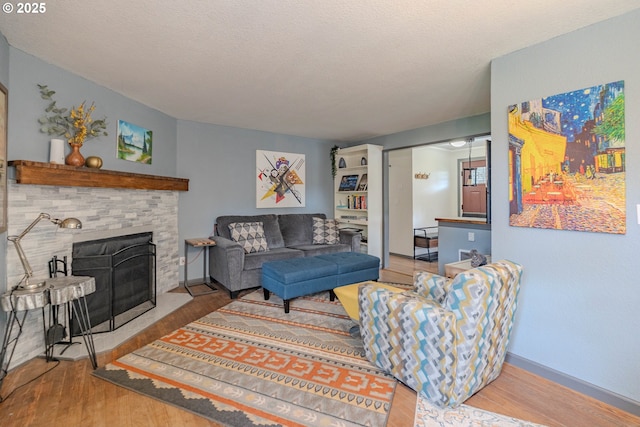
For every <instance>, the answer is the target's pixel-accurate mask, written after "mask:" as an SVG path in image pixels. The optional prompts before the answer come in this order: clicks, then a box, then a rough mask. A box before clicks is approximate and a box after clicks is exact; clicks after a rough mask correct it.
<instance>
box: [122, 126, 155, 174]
mask: <svg viewBox="0 0 640 427" xmlns="http://www.w3.org/2000/svg"><path fill="white" fill-rule="evenodd" d="M152 148H153V132H152V131H150V130H148V129H145V128H142V127H140V126H138V125H134V124H133V123H128V122H125V121H124V120H118V158H119V159H122V160H129V161H131V162H138V163H144V164H147V165H150V164H151V161H152V159H153V157H152V151H153V150H152Z"/></svg>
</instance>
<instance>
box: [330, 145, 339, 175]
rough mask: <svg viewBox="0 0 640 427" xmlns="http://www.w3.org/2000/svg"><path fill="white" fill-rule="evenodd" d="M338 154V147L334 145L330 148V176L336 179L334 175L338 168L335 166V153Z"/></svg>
mask: <svg viewBox="0 0 640 427" xmlns="http://www.w3.org/2000/svg"><path fill="white" fill-rule="evenodd" d="M337 152H338V146H337V145H334V146H333V147H331V155H330V158H331V176H332V177H333V178H335V177H336V173H338V167H337V166H336V153H337Z"/></svg>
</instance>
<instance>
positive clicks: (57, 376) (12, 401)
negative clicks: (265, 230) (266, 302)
mask: <svg viewBox="0 0 640 427" xmlns="http://www.w3.org/2000/svg"><path fill="white" fill-rule="evenodd" d="M416 270H426V271H433V272H435V271H437V262H433V263H428V262H424V261H414V260H413V259H411V258H403V257H396V256H392V257H391V262H390V265H389V266H388V269H386V270H382V271H381V280H382V281H388V282H394V283H407V284H409V283H412V282H413V272H414V271H416ZM175 292H185V291H184V290H183V289H177V290H176V291H175ZM229 302H230V299H229V294H228V293H227V292H225V291H223V292H217V293H213V294H209V295H203V296H199V297H196V298H194V299H193V300H192V301H190V302H189V303H187V304H185V305H184V306H183V307H181V308H180V309H178V310H177V311H175V312H173V313H171V314H170V315H168V316H167V317H165V318H164V319H162V320H160V321H159V322H157V323H155V324H154V325H152V326H150V327H149V328H147V329H146V330H144V331H143V332H141V333H140V334H138V335H137V336H135V337H133V338H131V339H130V340H128V341H127V342H125V343H123V344H122V345H120V346H119V347H117V348H116V349H114V350H113V351H110V352H107V353H104V354H100V355H99V357H98V363H99V365H100V366H103V365H104V364H106V363H108V362H110V361H112V360H114V359H117V358H118V357H120V356H123V355H125V354H127V353H129V352H131V351H133V350H135V349H137V348H140V347H142V346H143V345H146V344H148V343H150V342H152V341H153V340H155V339H158V338H160V337H161V336H163V335H165V334H168V333H169V332H171V331H173V330H175V329H176V328H178V327H180V326H183V325H186V324H187V323H189V322H192V321H194V320H196V319H199V318H200V317H202V316H204V315H206V314H207V313H209V312H211V311H213V310H215V309H217V308H219V307H222V306H223V305H226V304H227V303H229ZM52 366H54V365H53V364H52V363H46V362H45V361H44V360H43V359H40V358H36V359H33V360H31V361H29V362H27V363H25V364H23V365H22V366H19V367H17V368H15V369H13V370H12V371H11V372H9V375H8V376H7V377H6V378H5V380H4V384H3V387H2V390H0V394H1V395H2V396H3V397H5V396H6V395H7V394H8V393H10V392H11V391H12V390H14V389H15V388H16V387H18V386H19V385H21V384H24V383H26V382H27V381H28V380H29V379H32V378H36V377H37V376H38V375H39V374H41V373H42V372H44V371H46V370H47V369H49V368H51V367H52ZM90 372H91V364H90V363H89V361H88V360H87V359H85V360H79V361H77V362H69V361H63V362H61V363H60V364H59V365H58V366H57V367H56V368H55V369H53V370H52V371H51V372H48V373H47V374H44V375H43V376H42V377H40V378H37V379H36V380H34V381H33V382H31V383H29V384H27V385H25V386H24V387H21V388H19V389H17V390H16V391H15V392H13V394H12V396H11V397H9V398H8V399H7V400H6V401H5V402H3V403H0V425H2V426H3V427H4V426H48V427H54V426H60V427H70V426H91V427H102V426H104V427H111V426H118V427H129V426H131V427H134V426H135V427H139V426H189V427H210V426H217V425H218V424H216V423H213V422H210V421H207V420H206V419H204V418H202V417H199V416H197V415H194V414H191V413H189V412H186V411H184V410H181V409H178V408H175V407H173V406H171V405H167V404H164V403H162V402H160V401H157V400H155V399H151V398H148V397H145V396H143V395H140V394H138V393H135V392H132V391H129V390H127V389H124V388H122V387H118V386H116V385H113V384H111V383H108V382H106V381H104V380H101V379H98V378H95V377H93V376H92V375H91V374H90ZM415 404H416V394H415V392H413V391H412V390H410V389H409V388H407V387H406V386H404V385H402V384H398V387H397V390H396V394H395V396H394V400H393V403H392V408H391V413H390V416H389V420H388V423H387V425H388V426H390V427H407V426H411V425H413V417H414V413H415ZM467 404H470V405H472V406H476V407H478V408H482V409H486V410H490V411H493V412H498V413H501V414H504V415H508V416H513V417H517V418H522V419H526V420H528V421H532V422H537V423H542V424H546V425H548V426H549V427H554V426H587V425H588V426H590V427H605V426H607V427H610V426H640V417H636V416H634V415H632V414H629V413H627V412H624V411H621V410H619V409H617V408H614V407H612V406H610V405H606V404H604V403H602V402H598V401H596V400H595V399H592V398H590V397H587V396H584V395H581V394H579V393H576V392H574V391H572V390H569V389H567V388H566V387H563V386H560V385H558V384H555V383H553V382H551V381H548V380H546V379H544V378H541V377H538V376H536V375H533V374H531V373H529V372H527V371H524V370H522V369H520V368H517V367H514V366H511V365H508V364H505V366H504V368H503V372H502V374H501V375H500V376H499V377H498V379H496V380H495V381H494V382H493V383H491V384H489V385H488V386H487V387H485V388H484V389H483V390H481V391H480V392H479V393H477V394H476V395H475V396H473V397H471V398H470V399H469V400H468V401H467Z"/></svg>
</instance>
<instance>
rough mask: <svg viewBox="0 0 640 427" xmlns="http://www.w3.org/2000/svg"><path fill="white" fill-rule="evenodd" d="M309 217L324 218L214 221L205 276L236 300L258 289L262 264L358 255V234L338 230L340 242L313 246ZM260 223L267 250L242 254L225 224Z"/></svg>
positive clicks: (286, 216) (243, 217)
mask: <svg viewBox="0 0 640 427" xmlns="http://www.w3.org/2000/svg"><path fill="white" fill-rule="evenodd" d="M313 217H318V218H322V219H326V215H325V214H284V215H274V214H270V215H251V216H250V215H228V216H219V217H218V218H217V219H216V235H215V236H211V239H213V240H215V242H216V245H215V246H211V247H210V248H209V275H210V276H211V279H213V280H216V281H217V282H219V283H221V284H222V285H223V286H224V287H225V288H227V289H228V290H229V294H230V295H231V298H236V297H237V296H238V293H239V292H240V291H241V290H243V289H250V288H257V287H260V286H262V264H264V263H265V262H269V261H280V260H284V259H289V258H302V257H310V256H316V255H323V254H329V253H335V252H348V251H353V252H359V251H360V238H361V235H360V233H358V232H354V231H349V230H340V243H338V244H334V245H328V244H313ZM238 222H262V223H263V228H264V234H265V237H266V240H267V244H268V247H269V249H268V250H267V251H265V252H254V253H245V251H244V249H243V248H242V247H241V246H240V244H238V243H236V242H235V241H233V240H232V239H231V233H230V231H229V224H232V223H238Z"/></svg>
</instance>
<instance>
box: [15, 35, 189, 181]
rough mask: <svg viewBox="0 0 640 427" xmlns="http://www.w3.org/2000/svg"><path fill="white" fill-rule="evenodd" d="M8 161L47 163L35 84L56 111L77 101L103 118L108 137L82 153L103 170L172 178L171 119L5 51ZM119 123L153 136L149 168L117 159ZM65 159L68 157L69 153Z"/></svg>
mask: <svg viewBox="0 0 640 427" xmlns="http://www.w3.org/2000/svg"><path fill="white" fill-rule="evenodd" d="M10 75H11V90H10V93H9V102H10V103H11V108H10V109H9V124H10V126H9V147H8V154H9V156H8V158H9V160H33V161H37V162H48V161H49V141H50V139H51V137H50V136H48V135H46V134H44V133H41V132H40V131H39V126H38V123H37V120H38V118H39V117H41V116H42V115H43V112H44V108H45V107H46V105H47V104H46V101H44V100H43V99H41V98H40V92H39V89H38V86H37V84H45V85H48V86H49V89H51V90H54V91H56V94H55V96H54V99H55V100H56V101H58V105H59V106H62V107H67V108H70V107H71V106H74V105H75V106H77V105H78V104H80V103H81V102H82V101H87V102H88V103H91V102H92V101H93V102H95V105H96V111H95V113H94V118H101V117H104V116H106V117H107V121H108V128H107V131H108V132H109V136H101V137H99V138H96V139H92V140H89V141H87V142H86V143H85V144H84V146H83V147H82V149H81V152H82V154H83V155H84V156H85V157H87V156H92V155H93V156H100V157H102V159H103V168H104V169H108V170H117V171H124V172H133V173H143V174H151V175H165V176H175V174H176V155H177V153H176V149H177V143H176V119H174V118H173V117H170V116H167V115H166V114H163V113H161V112H159V111H157V110H154V109H152V108H149V107H147V106H146V105H143V104H141V103H139V102H136V101H133V100H131V99H129V98H127V97H125V96H122V95H120V94H118V93H116V92H114V91H112V90H109V89H107V88H105V87H102V86H99V85H97V84H95V83H93V82H90V81H89V80H86V79H84V78H82V77H79V76H77V75H75V74H72V73H70V72H68V71H65V70H63V69H61V68H59V67H56V66H54V65H51V64H48V63H46V62H44V61H42V60H40V59H38V58H36V57H34V56H32V55H29V54H26V53H24V52H23V51H21V50H19V49H15V48H13V47H11V48H10ZM119 119H122V120H125V121H128V122H130V123H134V124H136V125H138V126H142V127H144V128H146V129H150V130H151V131H153V163H152V164H151V165H145V164H141V163H136V162H130V161H127V160H120V159H118V158H117V157H116V127H117V122H118V120H119ZM65 148H66V149H67V153H68V152H69V149H68V147H65Z"/></svg>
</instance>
